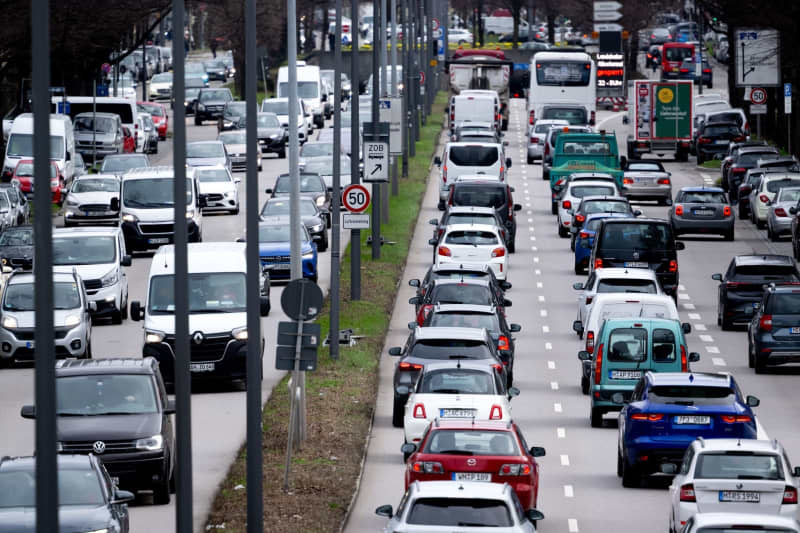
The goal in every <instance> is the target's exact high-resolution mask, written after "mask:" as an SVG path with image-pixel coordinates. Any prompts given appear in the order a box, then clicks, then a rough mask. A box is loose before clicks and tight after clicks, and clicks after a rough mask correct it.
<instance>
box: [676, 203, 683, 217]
mask: <svg viewBox="0 0 800 533" xmlns="http://www.w3.org/2000/svg"><path fill="white" fill-rule="evenodd" d="M675 214H676V215H678V216H679V217H681V216H683V206H682V205H681V204H678V205H676V206H675Z"/></svg>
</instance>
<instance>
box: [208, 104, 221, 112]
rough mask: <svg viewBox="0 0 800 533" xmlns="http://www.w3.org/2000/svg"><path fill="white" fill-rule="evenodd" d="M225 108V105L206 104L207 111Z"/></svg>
mask: <svg viewBox="0 0 800 533" xmlns="http://www.w3.org/2000/svg"><path fill="white" fill-rule="evenodd" d="M223 109H224V107H223V106H221V105H207V106H206V111H210V112H218V111H222V110H223Z"/></svg>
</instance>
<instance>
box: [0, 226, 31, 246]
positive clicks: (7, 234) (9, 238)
mask: <svg viewBox="0 0 800 533" xmlns="http://www.w3.org/2000/svg"><path fill="white" fill-rule="evenodd" d="M0 246H33V229H32V228H24V229H14V228H9V229H7V230H5V231H4V232H3V233H0Z"/></svg>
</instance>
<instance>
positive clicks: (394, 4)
mask: <svg viewBox="0 0 800 533" xmlns="http://www.w3.org/2000/svg"><path fill="white" fill-rule="evenodd" d="M389 9H391V11H392V96H395V97H397V96H399V94H398V92H397V82H398V81H400V80H398V79H397V69H398V63H397V0H391V2H390V8H389ZM394 151H395V152H396V151H397V147H395V150H394ZM398 193H399V190H398V183H397V157H396V156H395V157H392V196H397V194H398ZM387 213H388V209H387Z"/></svg>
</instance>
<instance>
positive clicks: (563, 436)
mask: <svg viewBox="0 0 800 533" xmlns="http://www.w3.org/2000/svg"><path fill="white" fill-rule="evenodd" d="M556 436H557V437H558V438H559V439H566V438H567V430H566V429H565V428H556Z"/></svg>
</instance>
